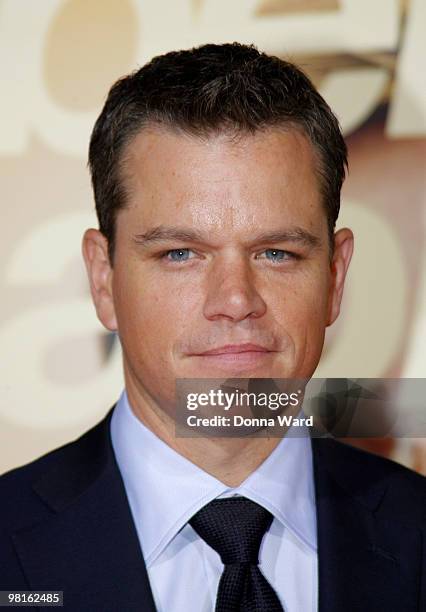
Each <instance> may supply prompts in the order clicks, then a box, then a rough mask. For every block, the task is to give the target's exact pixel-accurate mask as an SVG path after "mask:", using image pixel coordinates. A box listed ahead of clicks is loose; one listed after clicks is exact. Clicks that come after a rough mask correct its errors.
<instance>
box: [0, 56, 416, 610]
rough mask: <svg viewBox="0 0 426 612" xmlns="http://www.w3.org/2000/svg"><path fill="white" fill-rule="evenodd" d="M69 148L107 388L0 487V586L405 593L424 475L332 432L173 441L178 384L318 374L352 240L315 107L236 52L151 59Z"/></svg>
mask: <svg viewBox="0 0 426 612" xmlns="http://www.w3.org/2000/svg"><path fill="white" fill-rule="evenodd" d="M89 163H90V169H91V172H92V180H93V187H94V193H95V200H96V207H97V214H98V218H99V226H100V228H99V230H96V229H89V230H87V232H86V233H85V235H84V240H83V254H84V259H85V263H86V267H87V271H88V276H89V280H90V287H91V293H92V297H93V302H94V305H95V307H96V311H97V315H98V317H99V319H100V321H101V322H102V323H103V325H104V326H105V327H106V328H107V329H108V330H111V331H117V332H118V335H119V338H120V341H121V345H122V349H123V364H124V376H125V392H123V394H122V396H121V397H120V400H119V402H118V404H117V405H116V406H115V408H114V409H113V410H112V411H111V412H109V413H108V415H107V417H106V418H105V420H104V421H102V422H101V423H100V424H99V425H98V426H96V427H95V428H94V429H92V430H91V431H89V432H88V433H87V434H85V435H84V436H83V437H82V438H80V439H79V440H77V441H75V442H73V443H71V444H69V445H67V446H65V447H63V448H61V449H58V450H56V451H54V452H53V453H50V454H48V455H46V456H45V457H42V458H41V459H39V460H37V461H35V462H34V463H32V464H30V465H28V466H26V467H23V468H20V469H18V470H14V471H12V472H11V473H9V474H6V475H5V476H3V477H2V479H1V480H0V487H1V489H0V490H1V495H2V499H3V500H4V503H3V505H2V506H3V507H2V510H1V523H2V535H1V545H0V567H1V568H2V570H1V577H0V587H1V589H3V590H5V589H7V590H12V589H15V590H16V589H21V590H28V589H32V590H62V591H63V592H64V605H65V608H66V609H67V610H73V611H78V612H81V611H84V610H87V611H91V612H93V611H94V610H96V611H102V612H106V611H113V610H114V611H118V610H120V611H121V610H124V611H126V612H131V611H133V610H135V611H136V610H141V611H143V612H148V611H154V610H158V611H161V612H174V611H176V612H180V611H182V612H184V611H185V612H187V611H197V612H204V611H211V610H214V609H216V610H217V611H218V612H224V611H231V610H244V611H251V610H253V611H254V610H256V611H259V610H263V611H265V612H272V611H275V610H286V612H295V611H296V612H299V611H301V610H320V611H321V612H325V611H326V612H342V611H343V610H345V612H347V611H355V610H356V611H359V610H363V612H366V611H371V612H372V611H374V612H377V610H387V611H398V612H401V611H402V610H403V611H404V612H408V611H409V610H412V611H414V610H422V609H426V599H425V591H424V588H425V587H424V579H425V571H424V564H425V559H426V556H425V554H424V545H425V544H424V540H423V545H422V537H423V538H424V528H425V507H426V504H425V501H426V487H425V481H424V479H423V478H422V477H420V476H418V475H417V474H415V473H413V472H410V471H409V470H407V469H405V468H403V467H402V466H399V465H397V464H395V463H392V462H390V461H387V460H385V459H381V458H378V457H375V456H373V455H369V454H367V453H364V452H361V451H359V450H355V449H353V448H350V447H349V446H346V445H343V444H341V443H338V442H336V441H333V440H329V439H327V440H326V439H312V440H311V439H310V438H309V436H304V437H303V436H300V437H295V438H291V439H290V437H288V436H285V437H284V438H283V439H280V438H276V437H268V436H258V437H252V436H241V437H219V438H218V437H211V438H210V437H197V436H192V437H178V436H176V434H175V417H176V396H175V383H176V380H179V379H204V378H226V379H228V378H250V379H252V378H256V379H267V378H276V379H284V378H285V379H309V378H310V377H311V376H312V374H313V373H314V371H315V369H316V366H317V364H318V361H319V359H320V355H321V351H322V347H323V341H324V333H325V329H326V327H327V326H328V325H331V324H332V323H333V322H334V321H335V319H336V318H337V316H338V314H339V308H340V303H341V299H342V293H343V287H344V281H345V276H346V272H347V269H348V266H349V262H350V259H351V255H352V248H353V236H352V233H351V231H350V230H349V229H340V230H339V231H337V232H335V231H334V228H335V223H336V219H337V216H338V213H339V206H340V189H341V185H342V181H343V179H344V174H345V165H346V148H345V144H344V141H343V138H342V136H341V133H340V130H339V127H338V123H337V121H336V119H335V117H334V115H333V114H332V112H331V110H330V109H329V107H328V106H327V104H326V103H325V101H324V100H323V99H322V98H321V96H320V95H319V94H318V92H316V90H315V89H314V88H313V86H312V84H311V83H310V82H309V80H308V79H307V78H306V77H305V76H304V74H303V73H301V72H300V71H299V70H298V69H297V68H296V67H295V66H293V65H292V64H289V63H286V62H283V61H281V60H279V59H277V58H274V57H269V56H267V55H265V54H262V53H259V52H258V51H257V50H256V49H255V48H254V47H247V46H243V45H238V44H232V45H231V44H227V45H206V46H202V47H200V48H198V49H193V50H190V51H182V52H176V53H168V54H166V55H163V56H160V57H157V58H154V59H153V60H152V61H151V62H150V63H149V64H147V65H146V66H144V67H143V68H141V69H140V70H139V71H137V72H136V73H134V74H132V75H130V76H128V77H125V78H124V79H122V80H120V81H119V82H118V83H116V84H115V85H114V87H113V88H112V89H111V91H110V93H109V96H108V99H107V101H106V104H105V106H104V109H103V111H102V113H101V115H100V117H99V119H98V120H97V123H96V125H95V128H94V131H93V134H92V139H91V143H90V154H89ZM422 546H423V549H422ZM422 567H423V570H422ZM422 581H423V582H422Z"/></svg>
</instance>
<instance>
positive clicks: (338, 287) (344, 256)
mask: <svg viewBox="0 0 426 612" xmlns="http://www.w3.org/2000/svg"><path fill="white" fill-rule="evenodd" d="M353 250H354V235H353V233H352V232H351V230H350V229H348V228H343V229H340V230H339V231H338V232H336V233H335V234H334V251H333V258H332V261H331V284H330V290H329V296H328V297H329V299H328V319H327V325H332V323H334V321H335V320H336V319H337V317H338V316H339V313H340V304H341V303H342V297H343V288H344V285H345V279H346V273H347V271H348V268H349V264H350V262H351V258H352V253H353Z"/></svg>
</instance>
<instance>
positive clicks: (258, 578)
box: [190, 497, 283, 612]
mask: <svg viewBox="0 0 426 612" xmlns="http://www.w3.org/2000/svg"><path fill="white" fill-rule="evenodd" d="M271 522H272V514H271V513H270V512H268V511H267V510H265V508H262V506H259V504H256V503H255V502H253V501H251V500H250V499H247V498H246V497H228V498H225V499H215V500H213V501H212V502H210V503H209V504H207V505H206V506H204V508H202V509H201V510H200V511H199V512H197V514H195V515H194V516H193V517H192V519H191V520H190V524H191V525H192V527H193V528H194V529H195V531H196V532H197V533H198V535H199V536H200V537H201V538H202V539H203V540H204V541H205V542H206V543H207V544H208V545H209V546H211V547H212V548H214V550H215V551H216V552H217V553H219V555H220V558H221V559H222V563H223V564H224V566H225V567H224V570H223V573H222V576H221V578H220V582H219V588H218V592H217V599H216V612H283V607H282V606H281V604H280V601H279V599H278V596H277V594H276V593H275V591H274V589H273V588H272V587H271V585H270V584H269V582H268V581H267V580H266V578H265V577H264V576H263V574H262V573H261V571H260V569H259V568H258V563H259V558H258V557H259V548H260V544H261V542H262V538H263V536H264V535H265V532H266V531H267V530H268V528H269V526H270V525H271Z"/></svg>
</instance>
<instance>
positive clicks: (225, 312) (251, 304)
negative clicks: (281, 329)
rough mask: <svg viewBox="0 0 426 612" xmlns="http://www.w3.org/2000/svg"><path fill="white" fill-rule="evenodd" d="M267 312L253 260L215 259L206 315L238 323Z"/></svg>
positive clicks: (209, 276) (211, 318)
mask: <svg viewBox="0 0 426 612" xmlns="http://www.w3.org/2000/svg"><path fill="white" fill-rule="evenodd" d="M265 312H266V303H265V302H264V300H263V299H262V297H261V295H260V294H259V292H258V290H257V289H256V286H255V278H254V273H253V270H251V268H250V262H248V261H246V260H245V259H244V257H243V256H238V257H233V258H229V257H228V258H226V259H222V260H220V261H217V262H215V264H214V265H213V267H212V269H211V270H210V274H209V275H208V277H207V296H206V300H205V303H204V316H205V317H206V318H207V319H209V320H211V321H214V320H219V319H227V320H229V321H233V322H235V323H236V322H238V321H243V320H244V319H247V318H259V317H261V316H263V315H264V314H265Z"/></svg>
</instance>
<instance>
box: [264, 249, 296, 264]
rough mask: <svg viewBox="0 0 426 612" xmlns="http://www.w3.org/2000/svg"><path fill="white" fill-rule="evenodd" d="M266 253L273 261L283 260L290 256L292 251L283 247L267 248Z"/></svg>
mask: <svg viewBox="0 0 426 612" xmlns="http://www.w3.org/2000/svg"><path fill="white" fill-rule="evenodd" d="M265 255H266V258H267V259H270V260H271V261H283V260H284V259H287V258H288V257H289V255H290V253H287V251H283V250H281V249H266V251H265Z"/></svg>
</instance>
